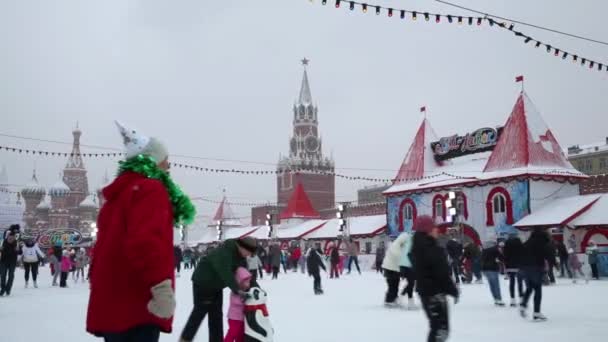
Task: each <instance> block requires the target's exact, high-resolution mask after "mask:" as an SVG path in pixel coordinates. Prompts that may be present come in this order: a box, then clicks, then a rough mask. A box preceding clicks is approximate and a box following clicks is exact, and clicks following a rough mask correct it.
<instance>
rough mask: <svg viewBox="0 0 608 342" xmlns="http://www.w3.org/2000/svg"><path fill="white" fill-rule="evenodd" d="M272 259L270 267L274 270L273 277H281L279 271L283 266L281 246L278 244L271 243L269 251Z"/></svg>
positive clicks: (269, 256)
mask: <svg viewBox="0 0 608 342" xmlns="http://www.w3.org/2000/svg"><path fill="white" fill-rule="evenodd" d="M268 258H269V259H270V268H271V270H272V279H277V278H278V277H279V271H280V268H281V248H280V247H279V245H278V244H272V245H270V252H269V253H268Z"/></svg>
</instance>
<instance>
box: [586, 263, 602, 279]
mask: <svg viewBox="0 0 608 342" xmlns="http://www.w3.org/2000/svg"><path fill="white" fill-rule="evenodd" d="M589 266H591V277H592V278H593V279H600V273H599V270H598V269H597V264H589Z"/></svg>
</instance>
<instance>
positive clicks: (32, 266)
mask: <svg viewBox="0 0 608 342" xmlns="http://www.w3.org/2000/svg"><path fill="white" fill-rule="evenodd" d="M23 268H25V282H26V283H27V282H28V281H30V271H31V272H32V279H33V280H34V282H36V280H37V279H38V262H24V263H23Z"/></svg>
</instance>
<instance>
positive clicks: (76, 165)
mask: <svg viewBox="0 0 608 342" xmlns="http://www.w3.org/2000/svg"><path fill="white" fill-rule="evenodd" d="M72 135H73V136H74V142H73V144H72V153H71V154H70V158H69V159H68V163H67V165H66V169H84V162H83V161H82V156H81V154H80V136H81V135H82V131H81V130H80V128H78V122H76V128H75V129H74V130H73V131H72Z"/></svg>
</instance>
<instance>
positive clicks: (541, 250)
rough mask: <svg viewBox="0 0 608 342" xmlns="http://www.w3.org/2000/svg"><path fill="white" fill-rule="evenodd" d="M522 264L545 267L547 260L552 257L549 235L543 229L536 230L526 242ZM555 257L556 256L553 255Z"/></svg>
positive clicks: (531, 266) (529, 266) (530, 266)
mask: <svg viewBox="0 0 608 342" xmlns="http://www.w3.org/2000/svg"><path fill="white" fill-rule="evenodd" d="M524 251H525V252H524V258H523V260H522V266H524V267H528V268H537V269H538V268H540V269H544V268H545V261H548V260H549V258H550V257H551V256H550V254H551V251H550V247H549V236H548V235H547V233H545V232H544V231H542V230H535V231H533V232H532V234H531V235H530V238H529V239H528V241H526V242H525V243H524ZM553 258H554V259H555V257H553Z"/></svg>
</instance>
